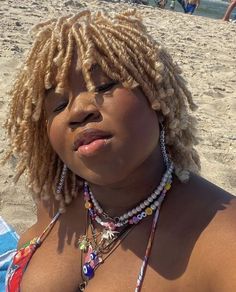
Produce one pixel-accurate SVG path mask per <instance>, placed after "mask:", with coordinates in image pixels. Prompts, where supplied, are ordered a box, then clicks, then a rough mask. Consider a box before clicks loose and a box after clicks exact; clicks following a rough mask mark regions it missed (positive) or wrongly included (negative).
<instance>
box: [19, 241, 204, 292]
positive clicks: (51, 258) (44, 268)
mask: <svg viewBox="0 0 236 292" xmlns="http://www.w3.org/2000/svg"><path fill="white" fill-rule="evenodd" d="M154 249H156V246H155V245H154ZM81 256H82V258H81ZM158 257H159V255H158V253H157V252H156V251H155V250H154V251H153V252H152V254H151V258H150V264H149V265H148V266H147V269H146V272H145V273H144V277H143V284H142V289H141V291H161V292H172V291H188V292H195V291H200V290H196V289H195V288H196V285H194V279H192V280H191V277H190V276H188V273H187V272H185V274H184V276H183V274H182V276H181V277H176V278H175V279H170V278H169V277H167V276H168V275H167V274H164V273H163V270H161V265H163V263H162V262H160V263H159V265H158V263H157V261H156V260H155V258H156V259H157V260H158ZM83 258H84V255H83V254H81V251H80V250H79V249H78V248H77V247H76V246H75V245H74V244H73V243H72V242H71V243H70V244H69V242H67V243H64V246H58V248H57V249H55V245H54V244H50V242H49V243H46V242H45V245H42V246H41V247H40V248H39V249H38V250H37V251H36V253H35V254H34V256H33V257H32V259H31V261H30V264H29V265H28V268H27V270H26V272H25V274H24V277H23V281H22V285H21V291H22V292H25V291H35V292H37V291H45V292H49V291H50V292H54V291H55V292H60V291H63V292H65V291H68V292H75V291H79V289H78V288H79V287H80V284H81V283H83V279H82V276H81V274H82V266H83ZM143 258H144V250H143V249H141V250H139V249H138V248H137V249H136V250H135V249H132V250H131V249H129V248H127V247H126V246H119V247H118V248H117V249H116V250H115V251H113V252H111V253H108V254H104V255H103V262H102V263H101V264H100V265H99V266H98V268H97V269H96V270H95V273H94V277H93V278H92V279H91V280H90V281H89V282H88V285H87V286H86V289H85V291H87V292H99V291H103V292H104V291H105V289H106V290H108V291H109V292H116V291H117V292H118V291H119V292H120V291H126V292H131V291H132V292H133V291H134V290H135V287H136V286H137V280H138V277H139V276H140V269H141V266H142V263H143ZM159 258H160V257H159ZM166 260H167V261H169V259H166ZM160 261H162V259H161V258H160ZM173 265H174V263H173ZM170 269H171V267H170ZM170 272H171V271H170ZM187 287H188V288H187ZM201 291H204V290H203V289H202V290H201Z"/></svg>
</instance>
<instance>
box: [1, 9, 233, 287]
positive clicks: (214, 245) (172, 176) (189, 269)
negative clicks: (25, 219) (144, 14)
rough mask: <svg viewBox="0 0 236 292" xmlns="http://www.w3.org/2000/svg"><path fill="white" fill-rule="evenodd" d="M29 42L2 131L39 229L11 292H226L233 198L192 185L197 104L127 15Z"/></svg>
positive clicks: (62, 27)
mask: <svg viewBox="0 0 236 292" xmlns="http://www.w3.org/2000/svg"><path fill="white" fill-rule="evenodd" d="M35 32H36V36H35V41H34V44H33V47H32V49H31V51H30V52H29V55H28V57H27V59H26V61H25V64H24V67H23V69H22V71H21V72H20V73H19V76H18V78H17V80H16V83H15V86H14V88H13V90H12V103H11V107H10V112H9V118H8V121H7V124H6V127H7V130H8V133H9V136H10V139H11V148H10V152H9V156H8V157H10V156H11V154H12V153H13V151H14V153H18V155H19V159H18V166H17V173H18V177H19V176H20V175H22V173H24V172H25V173H27V174H28V179H29V185H30V187H31V189H32V192H33V194H34V198H35V200H36V201H37V208H38V220H37V223H36V224H35V225H34V226H32V227H31V228H30V229H29V230H28V231H26V232H25V233H24V234H23V235H22V236H21V239H20V241H19V245H18V247H19V250H18V252H17V253H16V255H15V257H14V259H13V262H12V264H11V266H10V268H9V271H8V277H7V289H8V290H7V291H19V290H20V291H42V290H43V291H57V292H59V291H83V290H86V291H104V290H105V289H108V290H109V291H111V292H113V291H134V290H135V291H140V290H141V289H142V290H143V291H156V290H157V289H158V290H160V291H176V290H180V291H221V292H222V291H234V289H235V288H236V278H235V277H234V270H235V268H234V267H235V259H236V248H235V244H234V242H235V237H236V233H235V230H236V229H235V223H234V222H236V221H235V217H236V215H235V199H234V197H233V196H231V195H230V194H228V193H226V192H225V191H223V190H221V189H219V188H218V187H216V186H214V185H212V184H211V183H209V182H207V181H205V180H204V179H203V178H201V177H199V176H198V175H197V173H198V172H199V169H200V162H199V157H198V154H197V152H196V150H195V149H194V145H195V144H196V143H197V139H196V136H195V133H196V130H195V119H194V118H193V117H192V116H191V115H190V114H189V111H190V110H193V109H195V108H196V106H195V104H194V102H193V100H192V96H191V94H190V92H189V91H188V89H187V88H186V86H185V83H184V81H183V79H182V77H181V76H180V69H179V68H178V67H177V66H176V65H175V64H174V63H173V61H172V59H171V57H170V55H169V54H168V53H167V52H166V51H165V50H164V49H163V48H162V47H161V45H160V44H158V43H156V42H155V41H154V40H153V39H152V38H151V37H150V36H149V35H148V34H147V33H146V29H145V27H144V26H143V24H142V22H141V20H140V17H139V15H137V14H136V12H135V11H133V10H132V11H125V12H123V13H120V14H117V15H113V16H112V15H109V16H108V15H107V14H106V13H103V12H100V11H99V12H91V11H89V10H85V11H84V10H82V11H81V12H79V13H78V14H77V15H74V16H64V17H61V18H59V19H52V20H49V21H46V22H44V23H42V24H39V25H37V26H36V27H35ZM194 173H195V174H194ZM159 214H160V216H159ZM158 219H159V221H158ZM157 222H158V228H157Z"/></svg>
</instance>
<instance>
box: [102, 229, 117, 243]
mask: <svg viewBox="0 0 236 292" xmlns="http://www.w3.org/2000/svg"><path fill="white" fill-rule="evenodd" d="M117 233H119V232H118V231H115V230H110V229H106V230H104V231H103V232H102V236H101V242H102V241H104V240H108V241H110V240H112V239H113V238H114V237H115V236H116V234H117Z"/></svg>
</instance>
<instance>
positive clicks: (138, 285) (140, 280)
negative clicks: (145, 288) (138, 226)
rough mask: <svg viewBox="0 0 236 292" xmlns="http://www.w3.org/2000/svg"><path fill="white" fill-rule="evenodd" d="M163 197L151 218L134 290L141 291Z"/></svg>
mask: <svg viewBox="0 0 236 292" xmlns="http://www.w3.org/2000/svg"><path fill="white" fill-rule="evenodd" d="M164 197H165V193H163V194H162V195H161V196H160V205H159V208H157V209H156V212H155V215H154V218H153V221H152V228H151V232H150V235H149V239H148V244H147V247H146V252H145V256H144V259H143V262H142V266H141V268H140V272H139V275H138V279H137V283H136V288H135V292H139V291H141V287H142V283H143V279H144V276H145V272H146V269H147V264H148V260H149V257H150V253H151V249H152V244H153V241H154V235H155V231H156V227H157V221H158V217H159V212H160V206H161V203H162V201H163V200H164Z"/></svg>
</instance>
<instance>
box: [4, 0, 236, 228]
mask: <svg viewBox="0 0 236 292" xmlns="http://www.w3.org/2000/svg"><path fill="white" fill-rule="evenodd" d="M80 6H84V7H85V6H88V7H91V6H93V7H96V8H100V7H101V8H102V7H106V9H108V10H109V11H112V10H114V9H115V10H116V11H117V10H120V9H123V8H128V7H130V6H129V5H127V4H120V3H108V2H102V1H56V0H51V1H39V0H35V1H33V0H22V1H17V0H9V1H6V0H2V1H1V6H0V15H1V18H0V27H1V32H0V81H1V82H0V86H1V91H0V123H1V124H3V122H4V119H5V117H6V111H7V105H8V101H9V97H8V95H7V91H8V90H9V88H10V86H11V84H12V82H13V79H14V75H15V72H16V69H17V67H18V66H19V65H20V63H21V61H22V60H23V57H24V53H25V52H26V50H27V49H28V48H29V46H30V44H31V40H30V36H29V34H28V31H29V29H30V28H31V27H32V26H33V25H34V24H36V23H38V22H39V21H40V20H43V19H47V18H49V17H50V18H51V17H53V16H55V15H62V14H65V13H67V12H73V13H74V12H77V11H78V8H79V7H80ZM137 7H138V9H139V10H140V11H141V13H142V15H143V16H144V18H145V23H146V24H147V25H148V30H149V32H150V33H151V35H153V36H154V37H155V39H156V40H158V41H159V42H161V43H162V44H163V46H165V47H166V48H168V49H169V51H170V53H171V54H172V56H173V58H174V60H175V61H176V62H177V63H178V64H179V65H180V66H181V68H182V69H183V76H185V78H186V80H187V81H188V84H189V89H190V90H191V91H192V93H193V97H194V100H195V102H196V103H197V105H198V106H199V109H198V111H197V112H195V113H194V115H195V116H196V118H197V120H198V127H199V137H200V143H199V145H198V146H197V149H198V151H199V153H200V157H201V161H202V176H203V177H205V178H206V179H208V180H210V181H211V182H213V183H215V184H217V185H219V186H220V187H222V188H224V189H225V190H227V191H228V192H231V193H235V191H236V179H235V177H236V167H235V164H236V147H235V144H236V131H235V126H236V114H235V113H236V54H235V52H236V42H235V33H236V25H235V24H231V23H227V22H223V21H221V20H213V19H208V18H203V17H199V16H190V15H184V14H182V13H175V12H171V11H165V10H160V9H157V8H153V7H147V6H137ZM0 131H1V132H0V136H1V139H0V155H1V157H3V155H4V153H5V151H6V150H5V149H6V146H7V139H6V138H5V133H4V130H3V128H1V130H0ZM14 168H15V161H13V160H12V161H11V163H9V164H7V165H5V166H4V167H1V168H0V185H1V189H0V215H1V216H3V218H5V220H6V221H7V222H9V223H10V224H12V225H13V227H14V228H16V230H17V231H18V232H19V233H21V232H23V231H24V230H25V229H26V228H28V227H29V226H30V225H31V224H33V223H34V222H35V219H36V216H35V206H34V203H33V201H32V199H31V196H30V194H29V192H28V191H27V186H26V184H25V182H24V179H21V180H20V182H19V183H18V184H17V185H14V183H13V176H14Z"/></svg>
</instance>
